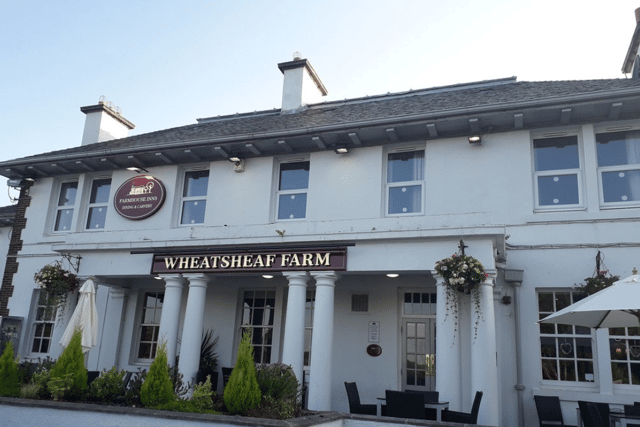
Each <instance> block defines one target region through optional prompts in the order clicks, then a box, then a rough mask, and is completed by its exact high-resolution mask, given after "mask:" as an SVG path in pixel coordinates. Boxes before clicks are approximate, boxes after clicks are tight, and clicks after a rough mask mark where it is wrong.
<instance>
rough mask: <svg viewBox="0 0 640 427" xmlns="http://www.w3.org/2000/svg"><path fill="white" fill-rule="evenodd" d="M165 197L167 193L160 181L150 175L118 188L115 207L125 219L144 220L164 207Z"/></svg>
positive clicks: (134, 178)
mask: <svg viewBox="0 0 640 427" xmlns="http://www.w3.org/2000/svg"><path fill="white" fill-rule="evenodd" d="M165 197H166V191H165V189H164V185H163V184H162V182H161V181H160V180H158V179H156V178H154V177H152V176H150V175H138V176H136V177H133V178H131V179H128V180H126V181H125V182H124V183H123V184H122V185H121V186H120V188H118V191H117V192H116V195H115V196H114V198H113V205H114V206H115V208H116V211H117V212H118V213H119V214H120V215H122V216H123V217H125V218H128V219H144V218H148V217H150V216H151V215H153V214H154V213H156V212H157V211H158V210H159V209H160V208H161V207H162V204H163V203H164V199H165Z"/></svg>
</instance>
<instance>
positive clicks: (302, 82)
mask: <svg viewBox="0 0 640 427" xmlns="http://www.w3.org/2000/svg"><path fill="white" fill-rule="evenodd" d="M278 68H280V71H282V74H284V83H283V85H282V114H288V113H295V112H297V111H298V110H300V109H301V108H302V107H304V106H305V105H307V104H313V103H316V102H320V100H321V97H323V96H326V95H327V93H328V92H327V88H326V87H324V84H322V81H321V80H320V77H318V75H317V74H316V71H315V70H314V69H313V67H312V66H311V63H310V62H309V61H308V60H306V59H302V58H300V57H299V54H298V55H295V57H294V59H293V61H289V62H281V63H280V64H278Z"/></svg>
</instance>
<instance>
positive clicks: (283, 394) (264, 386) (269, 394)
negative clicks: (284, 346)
mask: <svg viewBox="0 0 640 427" xmlns="http://www.w3.org/2000/svg"><path fill="white" fill-rule="evenodd" d="M256 377H257V380H258V385H259V386H260V391H261V392H262V402H261V403H260V406H258V407H257V408H255V409H252V410H251V411H249V413H248V415H251V416H254V417H260V418H275V419H287V418H292V417H294V416H296V415H298V414H299V413H300V412H301V406H300V403H299V402H300V398H301V388H300V387H299V385H298V380H297V379H296V375H295V373H294V372H293V369H292V368H291V366H289V365H284V364H282V363H274V364H271V365H258V367H257V368H256Z"/></svg>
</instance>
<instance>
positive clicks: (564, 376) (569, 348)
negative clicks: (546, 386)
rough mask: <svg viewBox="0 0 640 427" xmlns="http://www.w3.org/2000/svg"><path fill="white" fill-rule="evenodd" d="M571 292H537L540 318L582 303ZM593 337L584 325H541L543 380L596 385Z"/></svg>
mask: <svg viewBox="0 0 640 427" xmlns="http://www.w3.org/2000/svg"><path fill="white" fill-rule="evenodd" d="M580 298H581V297H580V295H579V294H578V293H576V292H571V291H541V292H538V312H539V318H540V319H544V318H545V317H547V316H549V315H550V314H552V313H555V312H556V311H560V310H562V309H563V308H565V307H568V306H569V305H571V304H573V303H574V302H577V301H579V300H580ZM592 338H593V337H592V336H591V329H590V328H586V327H582V326H573V325H560V324H557V325H556V324H552V323H541V324H540V357H541V361H542V379H543V380H552V381H573V382H593V381H594V380H595V379H594V373H593V350H594V349H593V347H592V342H593V339H592Z"/></svg>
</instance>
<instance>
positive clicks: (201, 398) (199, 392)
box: [190, 375, 213, 412]
mask: <svg viewBox="0 0 640 427" xmlns="http://www.w3.org/2000/svg"><path fill="white" fill-rule="evenodd" d="M212 395H213V391H211V376H210V375H207V379H206V381H205V382H203V383H200V384H196V386H195V388H194V389H193V395H192V396H191V399H190V400H191V403H192V404H193V406H194V407H195V408H196V409H197V410H198V412H205V411H207V410H212V409H213V401H212V400H211V396H212Z"/></svg>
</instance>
